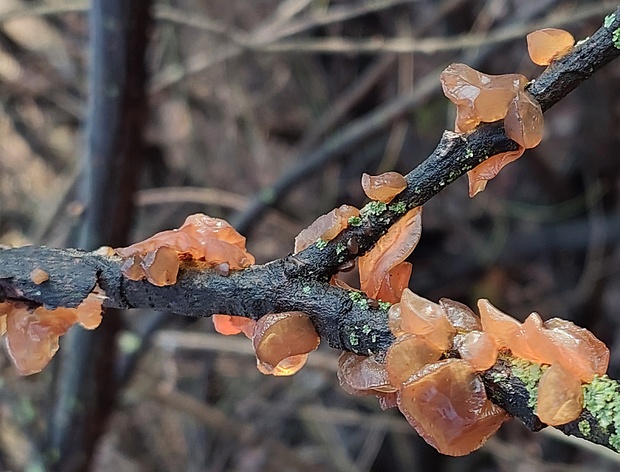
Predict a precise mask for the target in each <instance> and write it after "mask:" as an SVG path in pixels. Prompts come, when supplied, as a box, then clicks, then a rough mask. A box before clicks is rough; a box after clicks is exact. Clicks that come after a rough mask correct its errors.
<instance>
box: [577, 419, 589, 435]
mask: <svg viewBox="0 0 620 472" xmlns="http://www.w3.org/2000/svg"><path fill="white" fill-rule="evenodd" d="M577 427H578V428H579V431H581V434H583V435H584V436H588V435H589V434H590V423H588V422H587V421H586V420H581V421H580V422H579V424H578V425H577Z"/></svg>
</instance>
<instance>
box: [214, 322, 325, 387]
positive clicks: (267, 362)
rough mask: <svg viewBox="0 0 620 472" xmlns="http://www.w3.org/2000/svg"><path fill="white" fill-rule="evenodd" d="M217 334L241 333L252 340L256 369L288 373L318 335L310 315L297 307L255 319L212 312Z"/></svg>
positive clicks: (312, 347)
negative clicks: (295, 309) (296, 308)
mask: <svg viewBox="0 0 620 472" xmlns="http://www.w3.org/2000/svg"><path fill="white" fill-rule="evenodd" d="M213 324H214V326H215V330H216V331H217V332H218V333H220V334H226V335H233V334H239V333H243V334H245V336H246V337H247V338H249V339H251V340H252V346H253V347H254V353H255V354H256V365H257V367H258V370H259V371H260V372H262V373H263V374H266V375H275V376H288V375H293V374H294V373H296V372H298V371H299V370H300V369H301V368H302V367H303V366H304V365H305V364H306V361H307V359H308V354H309V353H310V352H312V351H314V350H315V349H316V348H317V347H319V342H320V338H319V335H318V334H317V333H316V330H315V329H314V325H313V324H312V321H310V317H309V316H308V315H306V314H305V313H302V312H300V311H290V312H286V313H272V314H269V315H265V316H263V317H262V318H261V319H259V320H258V321H254V320H251V319H249V318H244V317H241V316H231V315H213Z"/></svg>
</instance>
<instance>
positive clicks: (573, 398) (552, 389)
mask: <svg viewBox="0 0 620 472" xmlns="http://www.w3.org/2000/svg"><path fill="white" fill-rule="evenodd" d="M581 410H583V390H582V388H581V382H580V381H579V379H578V378H577V377H575V376H574V375H573V374H571V373H570V372H568V371H567V370H565V369H564V368H563V367H562V366H560V365H552V366H551V367H549V368H548V369H547V370H546V371H545V372H544V373H543V375H542V377H541V378H540V382H539V383H538V398H537V403H536V415H537V416H538V418H540V421H542V422H543V423H546V424H548V425H550V426H560V425H563V424H566V423H569V422H570V421H573V420H576V419H577V417H578V416H579V415H580V414H581Z"/></svg>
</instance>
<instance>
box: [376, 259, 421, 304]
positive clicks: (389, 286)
mask: <svg viewBox="0 0 620 472" xmlns="http://www.w3.org/2000/svg"><path fill="white" fill-rule="evenodd" d="M412 269H413V266H412V264H411V263H410V262H401V263H400V264H398V265H396V266H395V267H394V268H392V269H391V270H390V271H389V272H388V276H387V277H386V278H385V279H383V282H381V286H380V287H379V291H378V292H377V299H379V300H381V301H384V302H389V303H398V301H399V300H400V299H401V297H402V294H403V290H405V289H406V288H407V286H408V285H409V279H410V278H411V271H412Z"/></svg>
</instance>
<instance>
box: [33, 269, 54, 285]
mask: <svg viewBox="0 0 620 472" xmlns="http://www.w3.org/2000/svg"><path fill="white" fill-rule="evenodd" d="M49 278H50V275H49V274H48V273H47V272H45V271H44V270H43V269H41V268H40V267H35V268H34V269H32V272H30V280H32V281H33V282H34V283H35V284H37V285H40V284H42V283H43V282H45V281H47V280H49Z"/></svg>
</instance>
